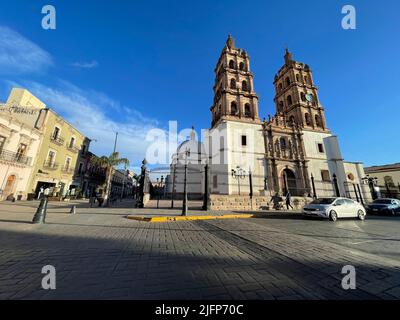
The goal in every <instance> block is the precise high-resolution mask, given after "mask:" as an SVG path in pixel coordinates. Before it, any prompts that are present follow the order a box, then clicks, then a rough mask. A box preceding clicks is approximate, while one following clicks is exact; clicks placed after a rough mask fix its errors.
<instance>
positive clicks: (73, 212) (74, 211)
mask: <svg viewBox="0 0 400 320" xmlns="http://www.w3.org/2000/svg"><path fill="white" fill-rule="evenodd" d="M69 213H70V214H76V205H73V206H72V207H71V211H70V212H69Z"/></svg>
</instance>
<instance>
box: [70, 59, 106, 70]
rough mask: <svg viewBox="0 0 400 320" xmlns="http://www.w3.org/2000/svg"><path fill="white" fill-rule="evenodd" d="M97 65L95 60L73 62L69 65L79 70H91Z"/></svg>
mask: <svg viewBox="0 0 400 320" xmlns="http://www.w3.org/2000/svg"><path fill="white" fill-rule="evenodd" d="M98 65H99V63H98V62H97V61H96V60H93V61H91V62H74V63H71V66H73V67H75V68H79V69H93V68H96V67H98Z"/></svg>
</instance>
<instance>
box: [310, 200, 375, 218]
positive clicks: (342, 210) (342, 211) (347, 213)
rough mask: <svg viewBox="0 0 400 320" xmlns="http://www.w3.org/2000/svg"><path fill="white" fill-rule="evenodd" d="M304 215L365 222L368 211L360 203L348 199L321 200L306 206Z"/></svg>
mask: <svg viewBox="0 0 400 320" xmlns="http://www.w3.org/2000/svg"><path fill="white" fill-rule="evenodd" d="M303 215H304V216H307V217H320V218H325V219H330V220H331V221H336V220H337V219H338V218H358V219H360V220H364V219H365V216H366V215H367V214H366V210H365V208H364V206H362V205H361V204H360V203H358V202H356V201H354V200H351V199H347V198H320V199H315V200H314V201H312V202H311V203H310V204H308V205H306V206H304V208H303Z"/></svg>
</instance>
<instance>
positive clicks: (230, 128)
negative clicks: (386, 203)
mask: <svg viewBox="0 0 400 320" xmlns="http://www.w3.org/2000/svg"><path fill="white" fill-rule="evenodd" d="M274 88H275V98H274V104H275V114H274V115H273V116H271V115H270V116H268V119H265V118H264V120H263V121H260V117H259V110H258V96H257V94H256V92H255V88H254V75H253V73H252V72H251V70H250V58H249V55H248V54H247V52H246V51H245V50H243V49H239V48H236V47H235V42H234V40H233V38H232V37H231V36H229V37H228V40H227V42H226V44H225V46H224V48H223V50H222V52H221V55H220V58H219V59H218V62H217V66H216V68H215V83H214V87H213V90H214V100H213V104H212V106H211V108H210V111H211V116H212V121H211V128H210V129H209V130H208V131H206V132H205V134H204V136H203V137H202V143H200V142H198V141H189V142H188V141H186V142H184V143H183V144H182V145H181V146H180V147H179V148H178V152H177V154H178V155H179V154H180V155H183V154H184V151H183V149H185V148H184V146H188V145H189V144H193V145H195V146H197V145H200V147H199V148H197V147H196V148H197V149H198V150H200V151H199V152H200V153H201V156H200V157H199V159H201V161H199V162H198V163H197V164H196V165H197V166H198V171H199V172H202V171H203V172H204V167H205V165H206V163H207V164H208V165H209V177H208V178H209V194H211V197H212V199H216V198H215V197H214V195H217V197H218V199H219V200H214V204H212V205H211V206H212V207H215V208H232V209H235V208H239V207H240V206H242V208H247V209H248V208H249V204H250V207H251V202H249V201H250V200H249V198H250V197H249V196H250V194H252V196H253V199H257V198H256V197H261V198H260V199H261V200H260V199H259V200H254V201H256V203H257V201H259V203H263V200H262V199H263V198H262V197H263V195H265V194H274V195H275V194H277V195H280V196H285V195H286V194H287V193H290V194H291V195H292V196H294V197H297V198H298V199H312V197H313V196H316V197H332V196H336V195H340V196H347V197H351V198H354V199H356V193H361V194H362V198H363V200H365V201H366V202H368V201H369V200H370V199H371V194H370V192H369V190H368V185H366V184H365V183H364V182H363V177H364V176H365V173H364V169H363V165H362V163H359V162H346V161H344V159H343V157H342V154H341V151H340V146H339V140H338V138H337V137H336V136H335V135H333V134H332V133H331V131H330V130H329V129H328V127H327V124H326V119H325V109H324V107H323V106H322V104H321V102H320V100H319V96H318V88H317V87H316V85H315V83H314V80H313V75H312V70H311V69H310V67H309V66H308V65H307V64H304V63H302V62H298V61H295V60H294V59H293V55H292V54H291V53H290V52H289V50H287V49H286V52H285V55H284V64H283V66H282V67H281V68H280V69H279V71H278V72H277V74H276V75H275V77H274ZM191 140H192V139H191ZM203 150H204V151H203ZM183 166H184V165H183V164H177V165H176V166H174V167H173V168H174V172H175V175H174V177H175V178H174V179H175V181H183V172H184V170H183ZM171 172H172V170H171ZM188 179H194V180H196V181H197V183H196V184H193V183H191V184H188V193H189V196H190V194H191V193H198V192H199V190H200V192H201V191H202V189H199V188H198V186H203V183H204V179H205V175H204V174H203V175H202V174H198V175H192V176H189V177H188ZM194 185H196V186H197V189H194V188H193V186H194ZM354 190H357V191H356V193H355V192H354ZM203 193H204V192H203ZM224 196H225V197H226V199H225V200H222V198H223V197H224ZM232 196H233V198H232ZM236 196H238V198H235V197H236ZM242 196H247V198H248V200H246V201H245V200H244V199H243V201H241V200H242ZM357 196H358V194H357ZM233 199H235V200H233ZM304 201H306V200H304ZM304 201H303V200H298V202H299V203H304ZM239 204H240V205H239ZM253 207H254V206H253ZM255 207H258V206H257V205H255ZM260 207H261V205H260ZM253 209H254V208H253Z"/></svg>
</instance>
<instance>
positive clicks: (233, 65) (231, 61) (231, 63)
mask: <svg viewBox="0 0 400 320" xmlns="http://www.w3.org/2000/svg"><path fill="white" fill-rule="evenodd" d="M229 68H231V69H235V62H234V61H233V60H230V61H229Z"/></svg>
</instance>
